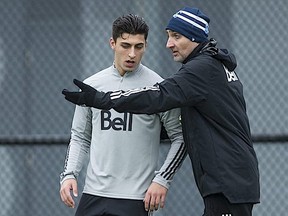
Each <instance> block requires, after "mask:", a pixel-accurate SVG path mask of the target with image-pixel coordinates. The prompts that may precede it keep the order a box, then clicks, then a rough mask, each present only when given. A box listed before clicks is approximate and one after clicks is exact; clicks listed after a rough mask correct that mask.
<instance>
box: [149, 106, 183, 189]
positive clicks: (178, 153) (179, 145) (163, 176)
mask: <svg viewBox="0 0 288 216" xmlns="http://www.w3.org/2000/svg"><path fill="white" fill-rule="evenodd" d="M180 114H181V113H180V109H179V108H177V109H172V110H169V111H167V112H164V113H161V114H160V118H161V121H162V123H163V125H164V127H165V129H166V131H167V135H168V137H169V139H170V142H171V145H170V149H169V151H168V154H167V156H166V159H165V161H164V163H163V165H162V166H161V168H160V170H159V171H156V176H155V178H154V179H153V182H157V183H158V184H160V185H162V186H164V187H166V188H167V189H169V187H170V183H171V182H172V180H173V177H174V175H175V173H176V172H177V171H178V170H179V168H180V167H181V165H182V162H183V161H184V159H185V157H186V155H187V150H186V147H185V144H184V141H183V135H182V127H181V124H180Z"/></svg>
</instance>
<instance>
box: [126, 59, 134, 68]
mask: <svg viewBox="0 0 288 216" xmlns="http://www.w3.org/2000/svg"><path fill="white" fill-rule="evenodd" d="M134 65H135V61H131V60H127V61H126V66H127V67H129V68H131V67H134Z"/></svg>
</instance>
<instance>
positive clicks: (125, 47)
mask: <svg viewBox="0 0 288 216" xmlns="http://www.w3.org/2000/svg"><path fill="white" fill-rule="evenodd" d="M122 47H123V48H124V49H128V48H129V47H130V46H129V45H128V44H122Z"/></svg>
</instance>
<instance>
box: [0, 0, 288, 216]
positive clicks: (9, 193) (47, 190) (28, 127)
mask: <svg viewBox="0 0 288 216" xmlns="http://www.w3.org/2000/svg"><path fill="white" fill-rule="evenodd" d="M186 5H188V6H196V7H200V8H201V9H202V10H203V11H204V12H205V13H206V14H208V15H209V17H210V18H211V23H210V36H211V37H214V38H215V39H216V40H218V43H219V46H220V47H225V48H228V49H229V50H231V51H232V52H234V53H235V55H236V56H237V58H238V69H237V73H238V76H239V77H240V79H241V80H242V82H243V84H244V93H245V96H246V102H247V110H248V115H249V117H250V123H251V130H252V134H253V139H254V141H255V150H256V153H257V155H258V158H259V167H260V175H261V204H259V205H257V206H256V207H255V209H254V215H256V216H271V215H286V214H287V212H288V202H287V199H288V188H287V187H286V185H288V176H287V174H286V173H287V172H288V165H287V163H286V161H287V158H288V145H287V144H288V127H287V126H288V115H287V110H288V103H287V101H288V92H287V89H288V79H287V78H286V75H287V74H288V73H287V72H288V71H287V68H286V67H285V66H286V63H287V60H285V59H287V57H285V55H286V53H287V49H288V45H287V43H286V38H287V37H288V32H287V29H288V23H287V22H286V21H285V20H286V14H288V1H286V0H278V1H269V0H252V1H251V0H242V1H236V0H219V1H213V0H201V1H200V0H195V1H173V0H146V1H140V0H108V1H100V0H70V1H67V0H0V95H1V100H0V108H1V109H0V110H1V111H0V119H1V123H0V143H1V145H0V158H1V161H2V162H1V163H0V169H1V173H0V180H1V185H0V193H1V196H0V203H1V207H0V216H14V215H15V216H16V215H17V216H28V215H29V216H30V215H33V216H43V215H45V216H58V215H59V216H60V215H61V216H64V215H73V213H74V211H75V210H74V209H68V208H67V207H65V206H64V204H63V203H62V202H61V201H60V198H59V193H58V190H59V173H60V172H61V171H62V168H63V163H64V156H65V153H66V147H67V143H68V140H69V136H70V126H71V121H72V115H73V111H74V106H72V105H71V104H69V103H67V102H66V101H65V100H64V99H63V96H62V95H61V91H62V89H63V88H64V87H65V88H70V89H73V88H75V87H74V86H73V84H72V79H73V78H78V79H81V80H83V79H84V78H86V77H88V76H90V75H91V74H93V73H95V72H97V71H99V70H101V69H103V68H106V67H108V66H110V65H111V64H112V61H113V52H112V51H111V49H110V47H109V38H110V36H111V25H112V22H113V21H114V19H115V18H117V17H118V16H120V15H122V14H127V13H135V14H138V15H140V16H143V17H144V18H145V20H146V21H147V23H148V24H149V26H150V32H149V37H148V49H147V50H146V54H145V55H144V59H143V63H144V64H146V65H148V66H149V67H150V68H152V69H153V70H155V71H157V72H158V73H159V74H160V75H162V76H163V77H167V76H169V75H170V74H172V73H174V72H176V71H177V69H178V68H179V66H180V65H179V64H176V63H175V62H173V60H172V57H171V54H170V52H169V51H168V50H167V49H166V48H165V44H166V33H165V31H164V29H165V26H166V24H167V21H168V20H169V18H170V17H171V16H172V14H173V13H174V12H176V11H177V10H178V9H180V8H182V7H183V6H186ZM167 147H168V145H166V144H165V143H162V145H161V149H162V151H161V155H160V156H161V158H160V159H163V157H164V156H165V152H166V151H167ZM191 172H192V171H191V164H190V161H189V160H186V161H185V163H184V165H183V167H182V168H181V170H180V171H179V173H178V174H177V175H176V176H175V180H174V182H173V184H172V187H171V189H170V190H169V193H168V199H167V203H166V204H167V205H166V207H165V209H163V211H162V212H160V213H159V215H160V214H161V215H162V216H187V215H191V216H198V215H201V213H202V210H203V206H202V205H203V204H202V200H201V197H200V196H199V193H198V191H197V189H196V185H195V183H194V180H193V176H192V173H191ZM83 181H84V178H83V175H82V176H81V177H80V188H81V185H83Z"/></svg>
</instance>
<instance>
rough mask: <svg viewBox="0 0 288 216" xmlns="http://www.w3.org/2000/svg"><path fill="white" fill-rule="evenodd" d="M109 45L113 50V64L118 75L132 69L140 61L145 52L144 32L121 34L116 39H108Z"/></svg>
mask: <svg viewBox="0 0 288 216" xmlns="http://www.w3.org/2000/svg"><path fill="white" fill-rule="evenodd" d="M110 46H111V48H112V49H113V50H114V64H115V67H116V68H117V70H118V71H119V73H120V75H121V76H123V75H124V74H125V73H126V72H127V71H133V70H135V68H137V67H138V65H139V64H140V62H141V59H142V56H143V54H144V52H145V48H146V41H145V37H144V34H136V35H132V34H128V33H124V34H122V37H118V38H117V40H116V41H114V40H113V38H111V39H110Z"/></svg>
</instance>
